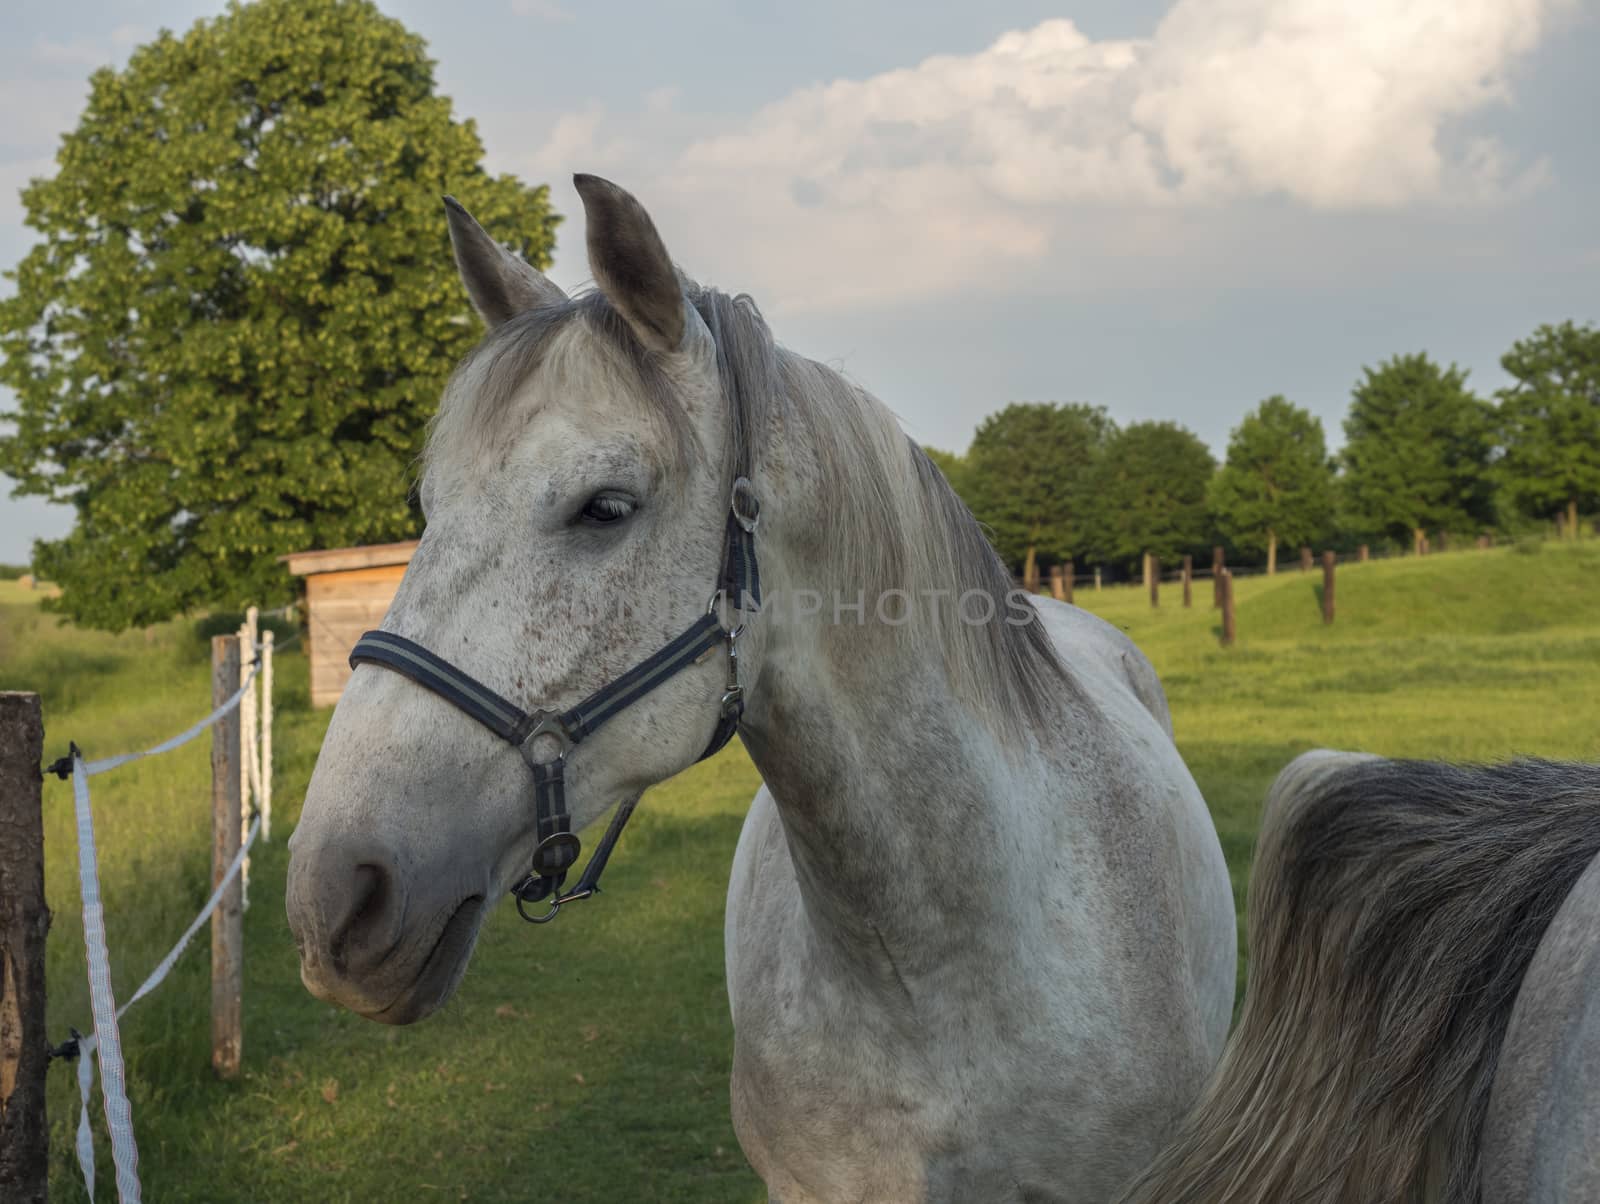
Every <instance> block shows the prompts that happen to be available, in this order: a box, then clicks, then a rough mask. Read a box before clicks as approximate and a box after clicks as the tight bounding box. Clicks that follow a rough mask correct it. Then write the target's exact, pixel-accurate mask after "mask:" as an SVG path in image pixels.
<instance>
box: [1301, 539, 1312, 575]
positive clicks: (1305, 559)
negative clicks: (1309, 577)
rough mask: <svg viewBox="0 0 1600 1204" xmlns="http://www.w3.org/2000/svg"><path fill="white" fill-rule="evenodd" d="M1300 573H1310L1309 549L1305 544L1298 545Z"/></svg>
mask: <svg viewBox="0 0 1600 1204" xmlns="http://www.w3.org/2000/svg"><path fill="white" fill-rule="evenodd" d="M1300 571H1301V572H1302V573H1309V572H1310V571H1311V549H1310V548H1308V547H1306V545H1305V544H1301V545H1300Z"/></svg>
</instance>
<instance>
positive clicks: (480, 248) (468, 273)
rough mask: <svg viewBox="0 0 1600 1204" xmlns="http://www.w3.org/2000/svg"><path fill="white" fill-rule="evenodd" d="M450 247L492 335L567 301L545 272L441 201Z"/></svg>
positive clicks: (450, 201)
mask: <svg viewBox="0 0 1600 1204" xmlns="http://www.w3.org/2000/svg"><path fill="white" fill-rule="evenodd" d="M444 211H445V216H446V218H447V220H448V221H449V223H450V246H451V248H452V249H453V250H454V251H455V253H456V268H457V270H458V271H460V273H461V283H462V284H464V285H466V286H467V296H468V297H470V298H471V299H472V307H473V308H474V309H476V310H477V311H478V314H479V316H480V317H482V318H483V320H484V322H485V323H487V324H488V326H489V328H490V329H493V328H494V327H496V326H499V325H500V324H501V323H502V322H506V321H509V320H510V319H511V318H514V317H516V316H517V315H518V314H522V313H527V312H528V311H529V310H530V309H538V308H540V307H541V306H545V305H555V304H558V303H559V302H562V301H565V300H566V299H567V294H566V293H564V292H562V291H561V288H560V286H558V285H556V284H555V283H553V282H552V281H551V280H550V279H549V278H548V277H547V276H546V275H545V274H544V273H543V272H541V271H539V270H538V269H537V268H535V267H532V266H531V265H529V264H528V263H526V262H525V261H523V260H522V259H519V258H518V257H517V256H515V255H513V254H512V253H511V252H510V251H508V250H506V249H505V248H504V247H502V246H501V245H500V244H499V243H497V242H495V240H494V239H492V238H490V237H489V234H488V231H486V230H485V229H484V228H483V227H482V226H480V225H478V223H477V222H476V221H475V220H473V217H472V214H470V213H468V212H467V211H466V210H465V209H464V208H462V205H461V202H460V201H458V200H456V199H455V197H453V196H447V197H445V198H444Z"/></svg>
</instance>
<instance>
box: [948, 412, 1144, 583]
mask: <svg viewBox="0 0 1600 1204" xmlns="http://www.w3.org/2000/svg"><path fill="white" fill-rule="evenodd" d="M1115 430H1116V428H1115V426H1114V425H1113V423H1112V421H1111V419H1110V418H1109V417H1107V415H1106V412H1105V410H1104V409H1102V408H1101V407H1099V406H1088V405H1077V404H1072V405H1058V404H1056V403H1054V402H1042V403H1021V404H1015V405H1009V406H1007V407H1006V408H1005V409H1003V410H1000V411H999V412H998V413H994V414H990V415H989V416H988V417H987V418H985V419H984V420H983V422H982V423H981V424H979V426H978V430H977V433H976V434H974V435H973V437H972V446H971V448H969V449H968V451H967V454H966V457H965V460H964V470H963V472H962V474H961V477H962V481H961V485H962V488H964V490H965V492H964V493H963V497H964V498H965V499H966V502H967V505H968V506H969V507H971V509H972V512H973V514H974V515H976V516H977V518H978V519H979V521H981V522H983V523H985V524H986V525H987V526H988V527H989V529H990V531H991V532H992V538H993V540H994V543H995V548H996V550H997V551H999V553H1000V555H1001V557H1002V558H1003V559H1004V560H1006V561H1007V562H1008V563H1010V564H1013V565H1020V566H1021V567H1022V570H1023V574H1024V576H1027V575H1030V574H1031V573H1032V572H1033V571H1034V569H1035V566H1036V564H1037V561H1038V557H1039V555H1040V554H1041V553H1042V554H1044V555H1047V556H1053V557H1057V558H1063V559H1064V558H1066V557H1068V556H1072V555H1074V554H1076V553H1080V552H1083V551H1087V549H1088V547H1089V543H1090V539H1091V537H1092V530H1093V528H1094V525H1095V522H1096V517H1095V516H1096V510H1097V505H1096V499H1095V495H1094V491H1093V489H1092V486H1091V480H1092V478H1093V475H1094V471H1095V467H1096V465H1097V464H1098V463H1099V460H1100V457H1101V456H1102V455H1103V454H1104V451H1105V447H1106V443H1107V441H1108V440H1109V439H1110V438H1111V436H1112V434H1113V433H1114V432H1115Z"/></svg>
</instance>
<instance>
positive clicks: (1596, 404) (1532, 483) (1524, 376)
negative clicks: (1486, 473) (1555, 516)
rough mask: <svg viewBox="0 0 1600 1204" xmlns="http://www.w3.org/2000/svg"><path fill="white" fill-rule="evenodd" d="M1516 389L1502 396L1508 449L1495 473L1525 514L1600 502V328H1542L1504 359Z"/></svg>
mask: <svg viewBox="0 0 1600 1204" xmlns="http://www.w3.org/2000/svg"><path fill="white" fill-rule="evenodd" d="M1500 364H1501V366H1502V367H1503V368H1504V369H1505V370H1506V372H1507V373H1508V374H1509V375H1510V376H1512V377H1513V378H1514V379H1515V380H1516V382H1517V383H1516V384H1515V385H1513V386H1512V387H1511V388H1509V389H1505V390H1503V391H1502V392H1501V393H1500V438H1501V442H1502V444H1503V446H1504V449H1505V452H1504V455H1503V456H1502V457H1501V459H1500V461H1499V463H1498V465H1497V475H1498V476H1499V479H1500V480H1501V482H1502V483H1503V484H1504V485H1505V488H1506V492H1507V493H1508V494H1509V495H1510V497H1511V499H1512V500H1513V501H1514V502H1515V503H1516V504H1517V505H1518V506H1519V507H1520V508H1522V509H1523V510H1526V511H1529V512H1531V513H1536V514H1545V515H1547V514H1549V513H1551V512H1552V511H1560V510H1565V511H1566V515H1567V530H1568V531H1569V532H1571V533H1572V534H1574V535H1576V534H1577V531H1578V509H1579V507H1580V506H1584V507H1590V506H1596V505H1600V329H1596V328H1595V327H1593V326H1575V325H1574V324H1573V323H1571V322H1563V323H1562V324H1561V325H1559V326H1541V327H1539V329H1538V330H1536V331H1535V332H1534V333H1533V334H1532V335H1530V336H1529V337H1528V338H1526V339H1523V340H1521V341H1520V342H1518V343H1517V344H1515V345H1514V346H1513V347H1512V348H1511V350H1510V351H1508V352H1506V353H1505V355H1504V356H1502V357H1501V359H1500Z"/></svg>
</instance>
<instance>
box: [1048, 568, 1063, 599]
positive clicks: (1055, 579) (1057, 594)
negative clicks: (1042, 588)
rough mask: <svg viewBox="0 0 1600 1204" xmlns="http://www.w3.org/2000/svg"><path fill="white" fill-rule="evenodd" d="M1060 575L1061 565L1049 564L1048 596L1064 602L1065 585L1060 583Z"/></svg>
mask: <svg viewBox="0 0 1600 1204" xmlns="http://www.w3.org/2000/svg"><path fill="white" fill-rule="evenodd" d="M1061 577H1062V573H1061V566H1060V565H1059V564H1057V565H1053V566H1051V569H1050V596H1051V597H1052V598H1054V599H1055V600H1056V601H1057V602H1065V601H1066V600H1067V587H1066V586H1065V585H1064V584H1062V581H1061Z"/></svg>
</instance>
